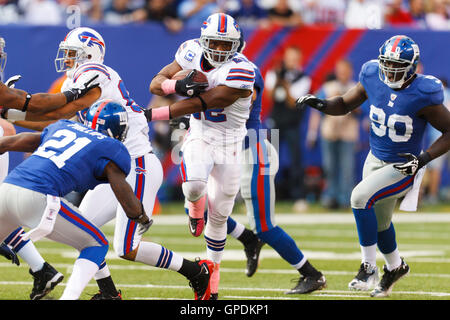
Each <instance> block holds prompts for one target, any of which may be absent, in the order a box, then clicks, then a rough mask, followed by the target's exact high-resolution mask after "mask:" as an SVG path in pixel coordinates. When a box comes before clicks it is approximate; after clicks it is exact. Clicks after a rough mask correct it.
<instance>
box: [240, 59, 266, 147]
mask: <svg viewBox="0 0 450 320" xmlns="http://www.w3.org/2000/svg"><path fill="white" fill-rule="evenodd" d="M253 69H254V71H255V82H254V84H253V90H255V92H256V99H255V100H254V101H253V103H252V106H251V109H250V114H249V117H248V119H247V122H246V124H245V125H246V127H247V130H249V131H247V136H246V137H245V139H244V148H245V149H247V148H248V147H249V137H250V136H252V138H251V139H252V140H251V141H252V144H253V143H257V142H259V139H260V138H261V137H260V133H261V132H260V131H259V130H260V129H261V128H262V125H261V106H262V95H263V90H264V79H263V77H262V75H261V72H260V71H259V68H258V67H257V66H255V65H253ZM253 134H255V135H256V139H253Z"/></svg>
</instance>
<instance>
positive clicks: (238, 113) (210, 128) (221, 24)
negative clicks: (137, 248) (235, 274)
mask: <svg viewBox="0 0 450 320" xmlns="http://www.w3.org/2000/svg"><path fill="white" fill-rule="evenodd" d="M239 39H240V28H239V26H238V25H237V24H236V22H235V21H234V19H233V17H231V16H229V15H227V14H224V13H216V14H213V15H211V16H209V17H208V18H207V20H206V21H205V22H204V23H203V25H202V27H201V35H200V38H199V39H192V40H188V41H186V42H184V43H183V44H181V46H180V47H179V49H178V51H177V52H176V54H175V60H174V61H173V62H172V63H170V64H168V65H167V66H165V67H164V68H162V69H161V71H160V72H159V73H158V74H157V75H156V76H155V77H154V78H153V80H152V82H151V84H150V91H151V92H152V93H153V94H157V95H167V94H171V93H177V94H179V95H184V96H188V97H191V98H189V99H184V100H180V101H178V102H175V103H174V104H172V105H170V106H165V107H160V108H156V109H150V110H151V112H150V114H149V120H164V119H169V118H175V117H179V116H181V115H184V114H188V113H193V114H192V115H191V117H190V130H189V132H188V133H187V135H186V136H185V139H184V142H183V145H182V152H183V158H182V163H181V175H182V179H183V184H182V189H183V194H184V196H185V198H186V199H187V201H188V208H189V229H190V232H191V233H192V234H193V235H194V236H199V235H200V234H201V233H202V231H203V227H204V218H203V213H204V208H205V203H206V197H207V198H208V201H207V202H208V223H207V224H206V228H205V233H204V238H205V240H206V247H207V257H208V259H210V260H212V261H213V262H214V263H215V268H214V272H213V275H212V282H211V293H212V294H213V297H217V293H218V286H219V274H220V273H219V266H220V262H221V260H222V256H223V250H224V247H225V243H226V237H227V218H228V216H229V215H230V214H231V212H232V209H233V206H234V201H235V197H236V195H237V193H238V191H239V186H240V170H241V168H240V167H241V162H240V161H241V160H240V158H241V150H242V141H243V139H244V137H245V135H246V132H247V129H246V126H245V124H246V121H247V119H248V117H249V112H250V107H251V99H252V92H253V84H254V81H255V72H254V70H253V66H252V64H251V63H250V62H249V61H248V59H247V58H246V57H245V56H244V55H243V54H241V53H239V52H237V49H238V47H239V44H240V41H239ZM181 70H195V71H194V72H201V73H203V74H204V75H206V77H207V80H208V84H209V86H208V87H207V88H205V86H204V83H202V82H198V81H194V79H193V76H192V75H188V77H186V80H185V81H184V82H181V80H175V79H172V77H173V76H174V75H175V74H177V73H178V72H179V71H181ZM189 76H190V77H191V80H190V79H189ZM205 89H208V90H207V91H204V90H205ZM203 91H204V92H203ZM201 110H203V111H202V112H198V111H201Z"/></svg>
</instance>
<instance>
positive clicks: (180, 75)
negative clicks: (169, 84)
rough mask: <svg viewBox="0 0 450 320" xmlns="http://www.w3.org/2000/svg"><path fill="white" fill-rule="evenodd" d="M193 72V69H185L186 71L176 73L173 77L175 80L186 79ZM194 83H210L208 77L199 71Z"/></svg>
mask: <svg viewBox="0 0 450 320" xmlns="http://www.w3.org/2000/svg"><path fill="white" fill-rule="evenodd" d="M191 71H192V69H185V70H181V71H178V72H177V73H175V74H174V75H173V77H172V79H173V80H181V79H184V78H186V76H187V75H188V74H189V73H190V72H191ZM194 82H199V83H208V78H206V76H205V75H204V74H203V73H202V72H200V71H197V72H196V73H195V76H194Z"/></svg>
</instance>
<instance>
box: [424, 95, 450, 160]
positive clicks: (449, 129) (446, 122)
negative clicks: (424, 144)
mask: <svg viewBox="0 0 450 320" xmlns="http://www.w3.org/2000/svg"><path fill="white" fill-rule="evenodd" d="M419 115H420V116H422V117H424V118H425V119H426V120H427V121H428V122H429V123H430V124H431V125H432V126H433V127H434V128H436V129H437V130H439V131H440V132H442V136H440V137H439V138H438V139H437V140H436V141H435V142H434V143H433V144H432V145H431V146H430V147H429V148H428V149H427V150H426V152H428V153H429V155H430V156H431V159H430V160H432V159H435V158H437V157H439V156H441V155H443V154H444V153H446V152H447V151H448V150H450V111H448V109H447V108H446V107H445V106H444V105H442V104H441V105H438V106H429V107H425V108H423V109H422V110H420V112H419Z"/></svg>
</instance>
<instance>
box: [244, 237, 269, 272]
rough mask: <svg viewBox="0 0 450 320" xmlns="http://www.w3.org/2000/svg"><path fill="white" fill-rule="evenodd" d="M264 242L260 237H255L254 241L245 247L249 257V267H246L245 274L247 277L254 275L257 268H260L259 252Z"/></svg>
mask: <svg viewBox="0 0 450 320" xmlns="http://www.w3.org/2000/svg"><path fill="white" fill-rule="evenodd" d="M264 244H265V243H264V242H263V241H261V240H260V239H259V238H258V237H255V240H254V241H252V242H250V243H249V244H247V245H246V246H245V247H244V251H245V255H246V257H247V268H246V269H245V274H246V275H247V277H251V276H253V275H254V274H255V272H256V269H258V263H259V254H260V252H261V248H262V246H263V245H264Z"/></svg>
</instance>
